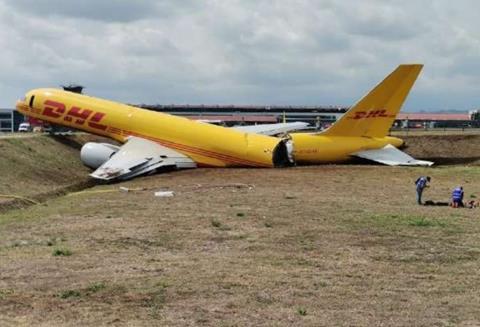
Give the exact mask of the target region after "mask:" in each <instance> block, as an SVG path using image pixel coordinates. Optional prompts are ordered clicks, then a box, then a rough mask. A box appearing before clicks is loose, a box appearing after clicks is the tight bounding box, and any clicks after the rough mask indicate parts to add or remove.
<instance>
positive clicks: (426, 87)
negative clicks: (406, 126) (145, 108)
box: [0, 0, 480, 111]
mask: <svg viewBox="0 0 480 327" xmlns="http://www.w3.org/2000/svg"><path fill="white" fill-rule="evenodd" d="M479 12H480V2H478V1H473V0H458V1H449V0H435V1H431V0H430V1H426V0H417V1H415V0H403V1H401V0H398V1H397V0H391V1H387V0H363V1H357V0H316V1H313V0H182V1H174V0H171V1H166V0H157V1H154V0H137V1H127V0H109V1H102V0H76V1H69V0H0V65H1V67H0V68H1V69H0V74H1V75H0V76H1V78H0V83H1V85H0V107H13V105H14V102H15V100H16V99H17V98H20V97H22V96H23V94H24V93H25V91H27V90H29V89H31V88H37V87H51V86H53V87H57V86H59V85H62V84H68V83H78V84H82V85H85V86H86V93H88V94H91V95H95V96H100V97H105V98H109V99H113V100H118V101H123V102H128V103H149V104H153V103H160V104H170V103H175V104H185V103H190V104H201V103H206V104H207V103H208V104H216V103H218V104H239V105H240V104H259V105H273V104H277V105H351V104H352V103H354V102H355V101H356V100H358V99H359V98H360V97H361V96H362V95H363V94H364V93H366V92H367V91H368V90H369V89H370V88H371V87H372V86H374V85H375V84H376V83H378V82H379V81H380V80H381V79H383V77H384V76H385V75H387V74H388V73H389V72H390V71H391V70H393V69H394V68H395V67H396V66H397V65H398V64H400V63H423V64H425V67H424V70H423V73H422V75H421V76H420V78H419V80H418V81H417V84H416V85H415V87H414V89H413V91H412V93H411V95H410V97H409V99H408V101H407V103H406V105H405V107H404V109H405V110H408V111H418V110H449V109H457V110H469V109H474V108H478V107H480V21H479V20H478V13H479Z"/></svg>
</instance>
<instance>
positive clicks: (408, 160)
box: [352, 144, 433, 166]
mask: <svg viewBox="0 0 480 327" xmlns="http://www.w3.org/2000/svg"><path fill="white" fill-rule="evenodd" d="M352 156H355V157H359V158H363V159H368V160H372V161H376V162H380V163H382V164H385V165H388V166H431V165H433V162H431V161H424V160H417V159H414V158H412V157H411V156H409V155H408V154H406V153H405V152H402V151H400V150H398V149H397V148H396V147H394V146H393V145H391V144H387V145H386V146H384V147H383V148H381V149H377V150H365V151H360V152H356V153H353V154H352Z"/></svg>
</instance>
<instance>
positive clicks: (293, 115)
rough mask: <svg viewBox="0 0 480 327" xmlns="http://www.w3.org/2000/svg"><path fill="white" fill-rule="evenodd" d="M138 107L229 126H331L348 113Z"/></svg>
mask: <svg viewBox="0 0 480 327" xmlns="http://www.w3.org/2000/svg"><path fill="white" fill-rule="evenodd" d="M138 107H141V108H144V109H149V110H153V111H159V112H164V113H168V114H172V115H177V116H183V117H187V118H191V119H197V120H222V121H223V122H224V123H225V124H226V125H233V124H256V123H259V124H262V123H275V122H281V121H283V119H284V117H285V121H287V122H293V121H303V122H308V123H310V125H312V126H320V125H326V124H332V123H333V122H335V121H336V120H337V119H338V118H339V117H340V116H342V115H343V114H344V113H345V112H346V111H347V110H348V108H347V107H333V106H248V105H246V106H240V105H235V106H234V105H174V104H172V105H146V104H142V105H138Z"/></svg>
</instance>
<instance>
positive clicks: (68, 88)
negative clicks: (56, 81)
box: [62, 84, 84, 94]
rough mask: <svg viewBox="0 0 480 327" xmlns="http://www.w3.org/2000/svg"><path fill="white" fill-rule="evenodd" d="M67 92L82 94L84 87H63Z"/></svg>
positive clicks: (71, 85) (76, 85)
mask: <svg viewBox="0 0 480 327" xmlns="http://www.w3.org/2000/svg"><path fill="white" fill-rule="evenodd" d="M62 88H63V89H64V90H65V91H68V92H73V93H79V94H82V91H83V89H84V87H83V86H82V85H78V84H69V85H62Z"/></svg>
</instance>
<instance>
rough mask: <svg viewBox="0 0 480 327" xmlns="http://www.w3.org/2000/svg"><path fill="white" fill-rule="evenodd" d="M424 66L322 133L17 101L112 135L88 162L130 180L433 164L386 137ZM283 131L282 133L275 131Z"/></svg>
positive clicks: (76, 102) (35, 112)
mask: <svg viewBox="0 0 480 327" xmlns="http://www.w3.org/2000/svg"><path fill="white" fill-rule="evenodd" d="M421 69H422V65H416V64H413V65H400V66H399V67H398V68H397V69H395V70H394V71H393V72H392V73H391V74H390V75H389V76H387V77H386V78H385V79H384V80H383V81H382V82H381V83H380V84H378V85H377V86H376V87H375V88H374V89H373V90H371V91H370V92H369V93H368V94H367V95H366V96H365V97H363V98H362V99H361V100H360V101H359V102H358V103H357V104H355V105H354V106H353V107H352V108H351V109H350V110H349V111H348V112H347V113H345V114H344V115H343V116H342V117H341V118H340V120H339V121H338V122H336V123H335V124H334V125H332V126H331V127H330V128H328V129H327V130H325V131H322V132H319V133H290V134H285V132H291V130H292V129H296V128H298V123H293V124H288V123H287V124H273V125H271V124H270V125H261V126H256V128H255V129H254V130H248V129H241V128H240V129H235V128H226V127H221V126H215V125H211V124H208V123H204V122H198V121H193V120H190V119H187V118H182V117H177V116H172V115H168V114H164V113H159V112H153V111H149V110H145V109H140V108H137V107H133V106H128V105H125V104H120V103H117V102H113V101H108V100H103V99H99V98H94V97H90V96H86V95H82V94H77V93H72V92H68V91H62V90H58V89H35V90H31V91H29V92H28V93H27V94H26V96H25V99H24V100H22V101H18V102H17V106H16V107H17V110H18V111H20V112H21V113H23V114H25V115H26V116H30V117H33V118H37V119H41V120H44V121H47V122H50V123H52V124H56V125H63V126H67V127H72V128H75V129H79V130H83V131H86V132H89V133H93V134H97V135H101V136H106V137H109V138H111V139H114V140H116V141H118V142H120V143H123V145H121V146H115V145H111V144H105V143H92V142H90V143H87V144H85V145H84V146H83V147H82V150H81V159H82V161H83V162H84V163H85V164H86V165H87V166H89V167H91V168H93V169H95V171H94V172H93V173H92V174H91V176H92V177H94V178H97V179H102V180H115V179H128V178H132V177H135V176H138V175H141V174H145V173H148V172H151V171H154V170H156V169H158V168H161V167H174V168H194V167H197V166H208V167H285V166H292V165H295V164H317V163H328V162H340V161H344V160H348V159H349V158H351V157H361V158H365V159H369V160H373V161H377V162H381V163H384V164H388V165H431V164H432V163H431V162H428V161H421V160H415V159H413V158H412V157H410V156H408V155H407V154H406V153H403V152H401V151H400V150H398V149H397V147H398V146H400V145H402V144H403V141H402V140H401V139H398V138H394V137H389V136H387V134H388V130H389V129H390V127H391V125H392V123H393V121H394V120H395V117H396V115H397V114H398V112H399V111H400V109H401V107H402V104H403V102H404V101H405V98H406V97H407V95H408V93H409V92H410V89H411V88H412V86H413V84H414V82H415V80H416V79H417V77H418V75H419V73H420V71H421ZM275 131H282V132H283V136H282V137H275V136H271V135H272V134H275Z"/></svg>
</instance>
